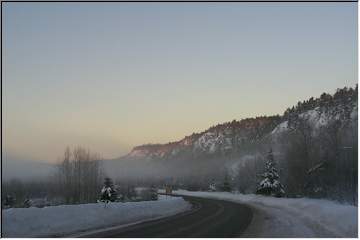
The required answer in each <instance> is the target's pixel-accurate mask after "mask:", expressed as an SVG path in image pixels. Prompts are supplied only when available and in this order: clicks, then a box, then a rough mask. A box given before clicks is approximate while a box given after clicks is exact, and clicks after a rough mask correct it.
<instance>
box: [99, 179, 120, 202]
mask: <svg viewBox="0 0 360 240" xmlns="http://www.w3.org/2000/svg"><path fill="white" fill-rule="evenodd" d="M116 197H117V193H116V191H115V189H114V184H113V182H112V180H111V178H105V182H104V186H103V188H102V189H101V198H100V201H102V202H114V201H115V200H116Z"/></svg>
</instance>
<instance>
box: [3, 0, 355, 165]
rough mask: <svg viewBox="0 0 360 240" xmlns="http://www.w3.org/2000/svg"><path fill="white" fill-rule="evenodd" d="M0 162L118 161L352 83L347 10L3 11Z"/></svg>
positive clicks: (87, 7)
mask: <svg viewBox="0 0 360 240" xmlns="http://www.w3.org/2000/svg"><path fill="white" fill-rule="evenodd" d="M3 14H4V16H3V20H4V22H3V33H4V35H3V36H4V39H3V40H4V42H3V51H4V52H3V59H4V63H3V93H4V95H3V129H4V131H3V140H4V142H3V144H4V145H3V146H4V155H5V156H12V157H14V158H18V159H22V160H37V161H47V162H54V161H56V159H57V158H58V157H59V156H62V154H63V151H64V149H65V147H66V146H68V145H70V146H76V145H81V146H84V147H87V148H90V149H92V150H93V151H95V152H99V153H101V155H102V156H104V157H105V158H115V157H119V156H121V155H124V154H126V153H128V152H129V151H130V150H131V148H132V147H134V146H136V145H140V144H144V143H166V142H169V141H176V140H180V139H181V138H183V137H184V136H186V135H190V134H191V133H193V132H200V131H203V130H205V129H207V128H208V127H210V126H211V125H214V124H218V123H222V122H227V121H231V120H233V119H238V120H239V119H241V118H246V117H254V116H259V115H272V114H282V113H283V112H284V110H285V109H286V108H287V107H289V106H292V105H294V104H296V103H297V101H299V100H304V99H307V98H309V97H311V96H319V95H320V94H321V93H322V92H331V93H333V92H334V90H335V89H336V88H340V87H344V86H351V87H354V86H355V84H356V83H357V69H356V67H357V44H356V41H357V30H356V27H357V26H356V22H357V21H355V19H356V18H357V13H356V3H347V4H343V3H342V4H339V3H321V4H319V3H281V4H280V3H279V4H277V5H276V7H275V4H271V5H270V4H261V5H260V4H257V3H232V4H229V3H227V4H223V3H168V4H156V3H148V4H137V3H106V4H102V3H92V4H81V3H70V4H69V3H56V4H53V3H51V4H50V3H9V2H7V3H5V4H4V6H3Z"/></svg>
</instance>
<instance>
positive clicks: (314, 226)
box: [174, 190, 358, 238]
mask: <svg viewBox="0 0 360 240" xmlns="http://www.w3.org/2000/svg"><path fill="white" fill-rule="evenodd" d="M174 193H175V194H180V195H188V196H197V197H206V198H213V199H222V200H230V201H233V202H239V203H244V204H247V205H249V206H250V207H251V208H252V209H253V213H254V217H253V220H252V223H251V224H250V226H249V227H248V229H247V230H246V231H245V232H244V234H243V235H242V236H243V237H349V238H350V237H353V238H354V237H357V235H358V219H357V216H358V214H357V211H358V209H357V207H355V206H351V205H343V204H339V203H336V202H333V201H329V200H322V199H308V198H274V197H264V196H260V195H255V194H246V195H244V194H234V193H225V192H190V191H185V190H179V191H174Z"/></svg>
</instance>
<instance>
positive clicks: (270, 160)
mask: <svg viewBox="0 0 360 240" xmlns="http://www.w3.org/2000/svg"><path fill="white" fill-rule="evenodd" d="M261 176H262V180H261V181H260V183H259V185H258V187H257V190H256V193H257V194H263V195H272V196H276V197H281V196H283V195H284V194H285V191H284V187H283V185H282V184H281V183H280V179H279V174H278V170H277V169H276V164H275V161H274V155H273V152H272V149H270V151H269V153H268V155H267V160H266V163H265V172H264V173H263V174H262V175H261Z"/></svg>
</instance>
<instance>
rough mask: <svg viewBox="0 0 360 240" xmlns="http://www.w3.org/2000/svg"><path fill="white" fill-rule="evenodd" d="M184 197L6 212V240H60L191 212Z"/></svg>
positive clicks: (17, 209) (4, 212)
mask: <svg viewBox="0 0 360 240" xmlns="http://www.w3.org/2000/svg"><path fill="white" fill-rule="evenodd" d="M190 208H191V205H190V204H189V203H188V202H186V201H185V200H184V199H183V198H181V197H165V196H159V200H158V201H145V202H128V203H109V204H108V205H107V206H106V207H104V204H103V203H92V204H80V205H61V206H52V207H44V208H34V207H31V208H12V209H7V210H4V211H3V234H4V237H44V236H47V237H56V236H65V235H69V234H73V233H77V232H82V231H87V230H94V229H100V228H104V227H111V226H115V225H116V226H118V225H127V224H131V223H135V222H142V221H147V220H152V219H157V218H160V217H165V216H170V215H173V214H177V213H180V212H182V211H186V210H190Z"/></svg>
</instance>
